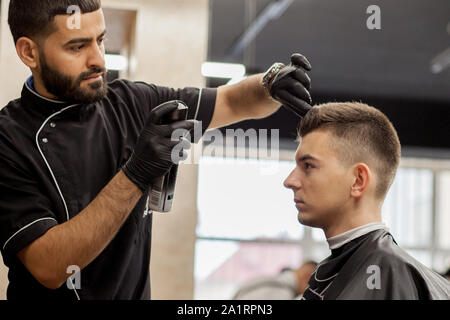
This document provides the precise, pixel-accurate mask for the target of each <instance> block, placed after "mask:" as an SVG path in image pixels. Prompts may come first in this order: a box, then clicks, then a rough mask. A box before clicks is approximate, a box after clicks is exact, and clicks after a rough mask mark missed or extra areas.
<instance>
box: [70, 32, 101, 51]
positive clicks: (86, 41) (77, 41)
mask: <svg viewBox="0 0 450 320" xmlns="http://www.w3.org/2000/svg"><path fill="white" fill-rule="evenodd" d="M105 35H106V30H105V31H103V32H102V33H101V34H100V35H99V36H98V37H97V40H99V39H101V38H102V37H104V36H105ZM92 40H93V39H92V38H75V39H72V40H70V41H68V42H67V43H66V44H65V45H64V47H66V46H70V45H71V44H76V43H88V42H91V41H92Z"/></svg>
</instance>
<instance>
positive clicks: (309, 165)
mask: <svg viewBox="0 0 450 320" xmlns="http://www.w3.org/2000/svg"><path fill="white" fill-rule="evenodd" d="M304 167H305V169H306V170H308V169H311V168H314V167H313V165H312V164H310V163H308V162H305V164H304Z"/></svg>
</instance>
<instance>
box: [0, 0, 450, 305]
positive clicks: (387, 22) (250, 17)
mask: <svg viewBox="0 0 450 320" xmlns="http://www.w3.org/2000/svg"><path fill="white" fill-rule="evenodd" d="M102 2H103V6H104V10H105V16H106V20H107V21H106V22H107V29H108V34H109V35H108V41H107V42H106V47H107V53H108V54H110V55H109V56H108V65H109V66H110V67H111V68H115V69H118V70H116V71H113V72H111V74H110V77H111V78H115V77H124V78H128V79H131V80H143V81H147V82H150V83H156V84H160V85H167V86H172V87H184V86H204V85H207V86H212V87H214V86H218V85H222V84H225V83H227V82H228V81H230V79H229V78H228V79H221V78H216V77H205V76H204V75H203V74H202V66H203V67H205V65H204V64H203V63H204V62H205V61H211V62H227V63H239V64H242V65H244V66H245V68H246V74H253V73H257V72H263V71H264V70H265V69H267V68H268V67H269V66H270V65H271V64H272V63H273V62H275V61H280V62H284V63H287V62H288V61H289V56H290V54H291V53H292V52H301V53H303V54H305V55H306V56H307V57H308V58H309V60H310V61H311V63H312V65H313V71H312V72H311V77H312V79H313V99H314V101H315V103H320V102H327V101H343V100H357V101H359V100H361V101H363V102H366V103H369V104H372V105H374V106H376V107H378V108H379V109H381V110H382V111H383V112H384V113H386V114H387V115H388V117H389V118H390V119H391V120H392V122H393V123H394V125H395V126H396V128H397V130H398V132H399V135H400V140H401V142H402V144H403V158H402V164H401V169H400V170H399V173H398V175H397V178H396V181H395V182H394V185H393V187H392V189H391V191H390V193H389V196H388V198H387V200H386V203H385V206H384V208H383V209H384V220H385V222H386V223H387V224H388V226H389V227H390V228H391V230H392V232H393V234H394V236H395V237H396V239H397V241H398V242H399V244H400V245H401V246H403V247H404V248H407V249H408V251H409V252H410V253H411V254H412V255H414V256H415V257H416V258H417V259H419V260H420V261H422V262H423V263H424V264H426V265H428V266H430V267H432V268H434V269H435V270H436V271H438V272H442V271H444V269H446V268H448V267H449V266H450V260H449V259H450V232H449V229H450V199H449V197H448V195H449V194H450V107H449V105H450V90H449V86H450V67H449V65H450V3H449V2H448V0H434V1H432V2H429V1H423V0H398V1H395V3H394V2H392V1H387V0H383V1H366V0H362V1H361V0H358V1H356V0H354V1H351V0H342V1H334V0H315V1H311V0H295V1H292V0H280V1H272V0H211V1H207V0H187V1H186V0H170V1H167V0H134V1H133V0H131V1H126V2H124V1H119V0H103V1H102ZM8 3H9V1H8V0H3V1H1V24H0V74H2V76H1V78H0V86H1V88H2V90H1V91H0V101H1V103H0V105H1V106H4V105H6V104H7V102H8V101H10V100H12V99H15V98H17V97H19V95H20V91H21V88H22V85H23V82H24V80H25V79H26V77H27V76H28V74H29V71H28V70H27V69H26V68H25V67H24V66H23V65H22V63H21V62H20V60H19V59H18V58H17V56H16V54H15V51H14V46H13V41H12V37H11V35H10V32H9V28H8V25H7V8H8ZM373 4H376V5H378V6H379V7H380V10H381V29H379V30H369V29H368V28H367V26H366V20H367V18H368V17H369V14H367V13H366V10H367V8H368V7H369V5H373ZM6 75H7V76H6ZM297 125H298V120H297V119H295V118H294V117H292V116H291V114H290V113H289V112H287V111H285V110H280V111H279V112H278V113H277V114H275V115H274V116H272V117H270V118H268V119H266V120H263V121H259V122H255V121H247V122H243V123H240V124H238V125H235V126H233V127H232V128H243V129H244V130H246V129H248V128H256V129H260V128H266V129H280V136H281V147H282V150H281V152H280V161H279V162H277V165H278V170H277V173H276V174H273V175H269V176H264V175H261V170H260V168H261V167H264V166H267V165H269V164H273V163H270V162H269V161H270V160H259V161H255V160H252V159H249V158H247V159H239V160H233V159H225V160H224V159H222V158H221V157H220V156H218V155H217V156H215V157H204V158H202V159H201V161H200V163H199V164H198V165H197V164H184V165H182V166H181V169H180V177H179V179H178V185H177V193H176V200H175V205H174V210H173V212H172V213H170V214H155V217H154V226H153V249H152V262H151V273H152V295H153V298H154V299H203V298H207V299H211V298H213V299H214V298H219V299H228V298H230V297H231V295H232V294H233V292H234V290H236V289H237V287H238V286H239V284H240V283H242V282H243V281H245V280H246V279H249V278H252V277H255V276H258V275H262V274H271V273H276V272H278V271H279V270H280V269H281V268H283V267H289V266H290V267H296V266H297V265H298V264H299V263H300V261H301V260H302V259H310V258H312V259H316V260H321V259H323V258H324V257H326V256H327V255H328V254H329V252H328V249H327V246H326V243H325V241H324V237H323V234H322V233H321V232H320V231H318V230H314V229H310V228H304V227H302V226H301V225H299V224H298V222H297V220H296V210H295V208H294V207H293V206H292V199H291V198H292V196H291V193H290V192H289V191H288V190H285V189H284V188H283V186H282V181H283V179H284V178H285V177H286V176H287V174H288V172H289V170H290V169H291V168H292V167H293V165H294V164H293V162H292V159H293V155H294V152H295V143H293V139H294V137H295V133H296V127H297ZM216 181H221V183H220V184H217V183H216ZM0 196H1V195H0ZM6 286H7V270H6V268H5V267H4V266H3V265H1V267H0V298H5V291H6Z"/></svg>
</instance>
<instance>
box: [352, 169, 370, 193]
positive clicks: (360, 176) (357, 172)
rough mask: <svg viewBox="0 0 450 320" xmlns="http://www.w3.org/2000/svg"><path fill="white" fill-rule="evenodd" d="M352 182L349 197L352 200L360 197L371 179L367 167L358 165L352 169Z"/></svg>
mask: <svg viewBox="0 0 450 320" xmlns="http://www.w3.org/2000/svg"><path fill="white" fill-rule="evenodd" d="M353 175H354V181H353V184H352V188H351V191H350V195H351V196H352V197H354V198H359V197H361V196H362V195H363V194H364V192H365V190H366V188H367V187H368V185H369V182H370V180H371V179H372V173H371V172H370V169H369V167H368V166H367V165H366V164H364V163H358V164H357V165H355V166H354V167H353Z"/></svg>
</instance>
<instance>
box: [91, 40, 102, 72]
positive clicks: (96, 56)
mask: <svg viewBox="0 0 450 320" xmlns="http://www.w3.org/2000/svg"><path fill="white" fill-rule="evenodd" d="M88 67H89V68H104V67H105V52H104V50H103V48H102V47H101V46H98V45H96V46H94V47H93V49H92V50H91V52H90V56H89V60H88Z"/></svg>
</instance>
